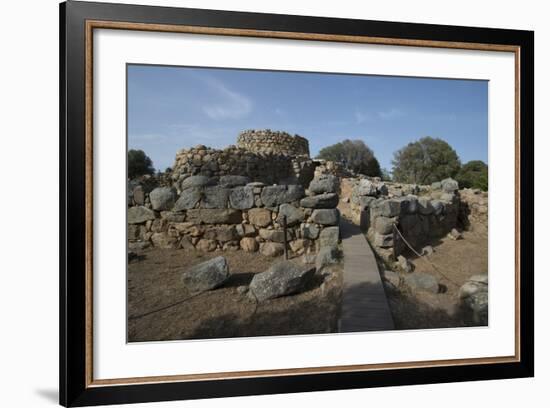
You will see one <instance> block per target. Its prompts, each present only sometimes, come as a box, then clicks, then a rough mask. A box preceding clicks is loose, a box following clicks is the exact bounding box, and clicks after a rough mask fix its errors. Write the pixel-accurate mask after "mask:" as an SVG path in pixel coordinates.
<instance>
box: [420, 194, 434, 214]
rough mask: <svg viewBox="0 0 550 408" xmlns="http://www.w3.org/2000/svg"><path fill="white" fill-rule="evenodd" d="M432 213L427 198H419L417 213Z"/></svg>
mask: <svg viewBox="0 0 550 408" xmlns="http://www.w3.org/2000/svg"><path fill="white" fill-rule="evenodd" d="M433 211H434V209H433V207H432V203H431V202H430V199H429V198H426V197H419V198H418V212H419V213H420V214H422V215H430V214H432V213H433Z"/></svg>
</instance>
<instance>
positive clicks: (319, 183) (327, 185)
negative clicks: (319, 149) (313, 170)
mask: <svg viewBox="0 0 550 408" xmlns="http://www.w3.org/2000/svg"><path fill="white" fill-rule="evenodd" d="M339 184H340V183H339V181H338V177H336V176H334V175H332V174H321V175H320V176H317V177H315V178H314V179H313V180H312V181H311V183H310V184H309V188H308V190H309V191H310V192H311V193H313V194H322V193H337V192H338V187H339Z"/></svg>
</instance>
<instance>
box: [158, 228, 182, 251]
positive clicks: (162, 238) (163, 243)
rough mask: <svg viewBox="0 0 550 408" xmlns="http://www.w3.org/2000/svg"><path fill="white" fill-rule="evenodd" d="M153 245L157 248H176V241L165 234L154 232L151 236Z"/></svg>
mask: <svg viewBox="0 0 550 408" xmlns="http://www.w3.org/2000/svg"><path fill="white" fill-rule="evenodd" d="M151 241H152V242H153V245H154V246H155V247H157V248H163V249H168V248H177V246H178V240H177V238H175V237H172V236H170V235H168V234H167V233H166V232H155V233H154V234H153V235H152V236H151Z"/></svg>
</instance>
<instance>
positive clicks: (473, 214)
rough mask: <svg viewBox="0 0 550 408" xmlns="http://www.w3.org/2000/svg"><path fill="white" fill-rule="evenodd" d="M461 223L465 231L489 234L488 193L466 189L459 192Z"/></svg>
mask: <svg viewBox="0 0 550 408" xmlns="http://www.w3.org/2000/svg"><path fill="white" fill-rule="evenodd" d="M459 196H460V213H459V222H460V226H461V227H462V228H463V229H467V230H472V231H478V232H487V228H488V209H489V195H488V193H487V192H486V191H480V190H477V189H470V188H465V189H463V190H460V191H459Z"/></svg>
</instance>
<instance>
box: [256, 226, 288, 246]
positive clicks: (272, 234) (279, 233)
mask: <svg viewBox="0 0 550 408" xmlns="http://www.w3.org/2000/svg"><path fill="white" fill-rule="evenodd" d="M259 234H260V238H263V239H265V240H266V241H273V242H280V243H283V242H285V232H284V231H283V230H270V229H263V228H262V229H261V230H260V231H259ZM287 240H289V241H290V237H289V236H288V235H287Z"/></svg>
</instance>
